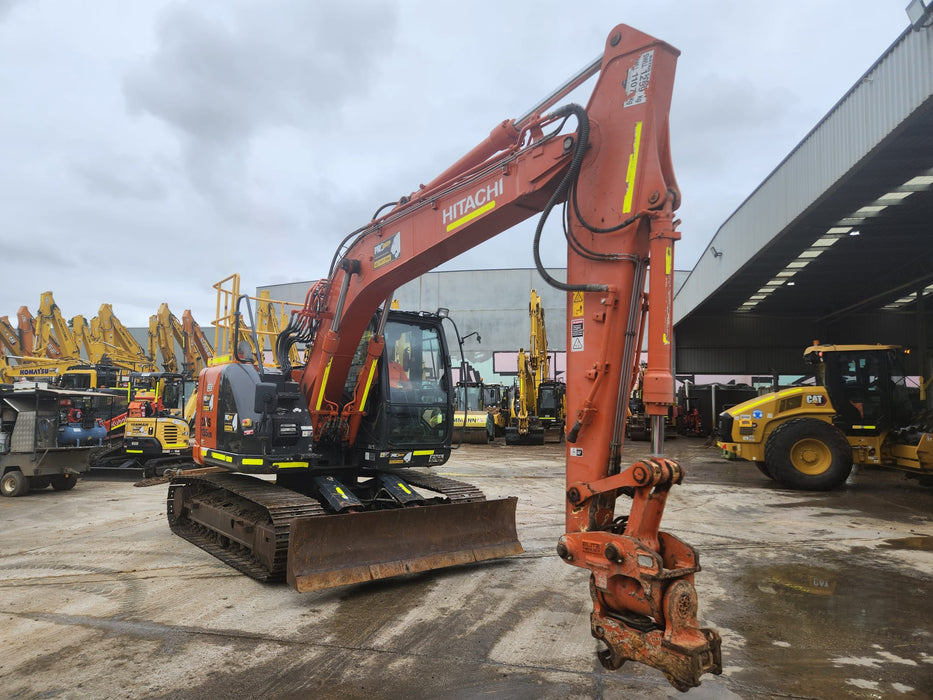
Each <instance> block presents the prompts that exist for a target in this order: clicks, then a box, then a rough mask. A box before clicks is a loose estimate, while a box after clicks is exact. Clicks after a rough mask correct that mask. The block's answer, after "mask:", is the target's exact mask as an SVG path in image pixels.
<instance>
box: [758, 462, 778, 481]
mask: <svg viewBox="0 0 933 700" xmlns="http://www.w3.org/2000/svg"><path fill="white" fill-rule="evenodd" d="M755 466H756V467H758V471H760V472H761V473H762V474H764V475H765V476H766V477H768V478H769V479H771V481H774V475H773V474H772V473H771V470H770V469H768V463H767V462H755Z"/></svg>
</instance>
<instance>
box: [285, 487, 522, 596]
mask: <svg viewBox="0 0 933 700" xmlns="http://www.w3.org/2000/svg"><path fill="white" fill-rule="evenodd" d="M517 502H518V499H517V498H506V499H501V500H495V501H470V502H466V503H451V504H445V505H431V506H421V507H412V508H397V509H392V510H378V511H369V512H363V513H346V514H341V515H327V516H322V517H309V518H296V519H295V520H293V521H292V523H291V528H290V535H289V542H288V564H287V569H286V572H287V573H286V576H287V578H288V583H289V585H290V586H292V587H293V588H294V589H295V590H297V591H299V592H302V593H303V592H305V591H316V590H320V589H323V588H333V587H335V586H344V585H347V584H350V583H361V582H364V581H375V580H377V579H381V578H388V577H390V576H398V575H400V574H410V573H415V572H418V571H428V570H430V569H440V568H444V567H447V566H456V565H458V564H469V563H471V562H476V561H484V560H486V559H498V558H500V557H507V556H510V555H513V554H521V553H522V552H523V551H524V550H523V549H522V545H521V544H520V543H519V541H518V536H517V535H516V532H515V505H516V503H517Z"/></svg>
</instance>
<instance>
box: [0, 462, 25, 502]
mask: <svg viewBox="0 0 933 700" xmlns="http://www.w3.org/2000/svg"><path fill="white" fill-rule="evenodd" d="M27 493H29V480H28V479H27V478H26V477H25V475H24V474H23V473H22V472H21V471H20V470H19V469H11V470H10V471H8V472H7V473H6V474H4V475H3V476H0V494H3V495H4V496H9V497H10V498H14V497H15V496H25V495H26V494H27Z"/></svg>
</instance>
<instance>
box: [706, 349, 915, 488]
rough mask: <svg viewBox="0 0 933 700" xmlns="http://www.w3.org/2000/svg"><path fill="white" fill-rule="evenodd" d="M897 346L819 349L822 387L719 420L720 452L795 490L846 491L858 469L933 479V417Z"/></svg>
mask: <svg viewBox="0 0 933 700" xmlns="http://www.w3.org/2000/svg"><path fill="white" fill-rule="evenodd" d="M905 352H907V351H904V350H902V349H901V348H900V347H898V346H895V345H812V346H810V347H809V348H807V349H806V351H805V352H804V359H805V361H806V362H807V363H809V364H810V365H811V366H813V367H814V371H815V377H816V384H815V385H807V386H799V387H792V388H790V389H784V390H783V391H779V392H776V393H770V394H766V395H764V396H759V397H758V398H755V399H752V400H750V401H746V402H744V403H741V404H738V405H737V406H734V407H733V408H730V409H729V410H727V411H725V412H723V413H721V414H720V415H719V429H718V442H717V444H718V446H719V447H721V448H722V449H723V450H724V453H725V455H726V456H728V457H730V458H739V459H744V460H748V461H751V462H754V463H755V465H756V466H757V467H758V469H759V470H760V471H761V472H762V473H763V474H764V475H765V476H767V477H769V478H771V479H774V480H775V481H777V482H778V483H779V484H781V485H782V486H785V487H787V488H792V489H805V490H814V491H824V490H829V489H833V488H836V487H838V486H841V485H842V484H843V483H844V482H845V480H846V479H847V478H848V477H849V474H850V472H851V471H852V465H853V464H857V465H865V466H876V467H885V468H890V469H898V470H903V471H906V472H908V473H909V474H911V475H913V476H917V477H920V478H923V479H924V480H931V481H933V412H931V411H929V410H927V411H923V410H920V409H921V407H920V405H919V401H917V400H916V397H913V396H912V395H911V393H910V391H909V390H908V387H907V376H906V374H905V373H904V371H903V369H902V362H901V360H902V356H903V355H904V354H905Z"/></svg>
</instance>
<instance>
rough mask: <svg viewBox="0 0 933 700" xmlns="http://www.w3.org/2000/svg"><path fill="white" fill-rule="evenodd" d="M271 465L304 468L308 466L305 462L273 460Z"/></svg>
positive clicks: (285, 467) (280, 467)
mask: <svg viewBox="0 0 933 700" xmlns="http://www.w3.org/2000/svg"><path fill="white" fill-rule="evenodd" d="M272 466H273V467H275V468H276V469H304V468H306V467H307V466H308V463H307V462H273V463H272Z"/></svg>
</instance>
